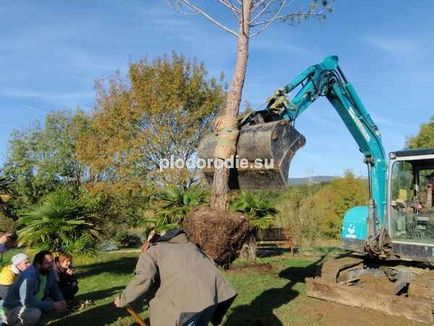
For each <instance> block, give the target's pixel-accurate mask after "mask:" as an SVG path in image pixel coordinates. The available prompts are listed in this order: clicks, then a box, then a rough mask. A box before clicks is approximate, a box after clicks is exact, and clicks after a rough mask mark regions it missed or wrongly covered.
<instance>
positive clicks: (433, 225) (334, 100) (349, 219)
mask: <svg viewBox="0 0 434 326" xmlns="http://www.w3.org/2000/svg"><path fill="white" fill-rule="evenodd" d="M290 93H295V95H294V96H292V97H291V98H290V97H289V94H290ZM320 97H326V98H327V100H328V101H329V102H330V103H331V104H332V106H333V107H334V108H335V109H336V111H337V113H338V115H339V116H340V118H341V119H342V121H343V122H344V124H345V126H346V127H347V128H348V130H349V132H350V133H351V135H352V136H353V138H354V140H355V142H356V143H357V145H358V147H359V150H360V152H361V153H362V154H363V162H364V163H365V164H366V166H367V170H368V188H369V200H368V202H367V204H366V205H365V206H357V207H353V208H351V209H349V210H348V211H347V212H346V213H345V215H344V217H343V223H342V231H341V245H342V247H343V249H346V251H345V254H342V255H339V256H337V257H335V258H333V259H329V260H327V261H326V262H324V263H323V264H322V267H321V270H320V272H319V275H318V276H316V277H314V278H308V279H306V286H307V295H308V296H311V297H315V298H319V299H322V300H326V301H332V302H335V303H340V304H345V305H350V306H355V307H367V308H371V309H375V310H380V311H383V312H386V313H388V314H392V315H399V316H403V317H405V318H408V319H412V320H417V321H421V322H427V323H432V322H433V312H434V268H433V264H434V198H433V197H434V148H427V149H410V150H399V151H394V152H391V153H389V155H388V158H387V156H386V154H385V150H384V148H383V144H382V141H381V135H380V131H379V129H378V128H377V126H376V125H375V123H374V122H373V120H372V119H371V117H370V115H369V114H368V112H367V110H366V108H365V107H364V105H363V103H362V101H361V100H360V98H359V96H358V95H357V92H356V90H355V88H354V86H353V85H352V84H351V83H350V82H348V80H347V79H346V77H345V75H344V73H343V72H342V70H341V68H340V66H339V64H338V57H337V56H328V57H326V58H325V59H324V60H323V61H322V62H321V63H319V64H316V65H312V66H310V67H308V68H307V69H306V70H305V71H303V72H302V73H301V74H299V75H298V76H296V77H295V78H294V79H293V80H292V81H291V82H290V83H289V84H287V85H286V86H284V87H283V88H280V89H279V90H277V91H276V92H275V94H274V95H273V96H272V97H271V98H270V99H269V100H268V104H267V107H266V109H265V110H259V111H252V112H250V113H249V114H247V115H246V116H244V117H243V118H240V119H239V121H238V127H239V138H238V143H237V155H236V159H237V160H241V159H244V160H247V161H248V162H249V164H247V165H244V166H243V167H240V166H233V167H232V168H231V169H230V177H229V187H230V189H262V188H274V189H275V188H277V187H284V186H286V185H287V184H288V173H289V166H290V162H291V160H292V158H293V156H294V154H295V152H296V151H297V150H298V149H300V148H301V147H302V146H304V144H305V138H304V136H303V135H302V134H300V133H299V132H298V131H297V130H296V129H295V128H294V122H295V120H296V118H297V117H298V116H299V115H301V114H302V113H303V112H304V111H305V110H307V109H308V108H309V106H310V105H311V104H312V103H313V102H315V101H316V100H317V99H318V98H320ZM216 143H217V140H216V135H215V134H212V133H210V134H207V135H206V136H205V137H204V138H203V139H202V140H201V142H200V144H199V149H198V153H199V157H200V158H204V159H212V158H213V157H214V150H215V147H216ZM267 160H268V161H271V162H272V163H273V164H268V166H267V165H266V164H265V162H266V161H267ZM268 163H270V162H268ZM203 172H204V175H205V178H206V179H207V181H208V182H212V178H213V172H214V171H213V169H212V167H208V169H205V170H204V171H203Z"/></svg>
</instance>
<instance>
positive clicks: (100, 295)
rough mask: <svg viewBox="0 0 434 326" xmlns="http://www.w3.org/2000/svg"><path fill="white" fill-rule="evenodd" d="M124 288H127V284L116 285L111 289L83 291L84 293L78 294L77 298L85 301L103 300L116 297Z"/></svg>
mask: <svg viewBox="0 0 434 326" xmlns="http://www.w3.org/2000/svg"><path fill="white" fill-rule="evenodd" d="M124 288H125V286H115V287H112V288H110V289H105V290H99V291H94V292H88V293H83V294H79V295H77V296H76V299H77V300H80V301H85V300H92V301H97V300H102V299H105V298H107V297H114V296H115V295H116V294H117V293H119V292H120V291H121V290H123V289H124Z"/></svg>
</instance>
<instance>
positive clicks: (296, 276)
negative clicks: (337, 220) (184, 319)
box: [224, 253, 327, 326]
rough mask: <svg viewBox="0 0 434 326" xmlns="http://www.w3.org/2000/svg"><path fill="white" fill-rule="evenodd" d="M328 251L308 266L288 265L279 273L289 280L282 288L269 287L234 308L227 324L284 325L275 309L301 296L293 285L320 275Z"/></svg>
mask: <svg viewBox="0 0 434 326" xmlns="http://www.w3.org/2000/svg"><path fill="white" fill-rule="evenodd" d="M326 256H327V253H325V254H323V255H322V256H321V257H320V258H319V259H318V260H316V261H315V262H313V263H312V264H310V265H308V266H306V267H288V268H287V269H285V270H283V271H281V272H280V273H279V277H280V278H284V279H287V280H288V281H289V282H288V283H286V284H285V285H284V286H283V287H281V288H273V289H268V290H266V291H264V292H262V293H261V294H260V295H259V296H257V297H256V298H255V299H254V300H253V301H252V302H251V303H250V304H249V305H241V306H237V307H235V308H234V309H232V311H231V314H230V315H229V316H228V318H227V320H226V323H225V324H224V325H225V326H244V325H245V326H283V323H282V322H281V321H280V320H279V318H277V316H276V315H275V314H274V313H273V311H274V309H276V308H278V307H280V306H282V305H285V304H287V303H289V302H290V301H292V300H294V299H295V298H296V297H297V296H299V294H300V293H299V292H298V291H297V290H294V289H293V287H294V285H295V284H296V283H300V282H301V283H304V282H305V278H307V277H315V276H317V275H319V273H320V269H321V265H322V262H323V260H324V259H325V258H326Z"/></svg>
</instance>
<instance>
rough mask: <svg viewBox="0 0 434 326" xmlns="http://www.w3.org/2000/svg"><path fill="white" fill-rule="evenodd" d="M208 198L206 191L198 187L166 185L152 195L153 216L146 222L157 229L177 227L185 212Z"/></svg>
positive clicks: (203, 202) (185, 214)
mask: <svg viewBox="0 0 434 326" xmlns="http://www.w3.org/2000/svg"><path fill="white" fill-rule="evenodd" d="M207 200H208V193H207V192H206V191H204V190H203V189H201V188H199V187H190V188H182V187H166V188H164V189H163V190H162V191H161V192H159V193H158V194H157V195H155V196H154V199H153V204H152V210H153V212H154V216H153V218H150V219H149V220H148V223H150V224H153V226H155V227H156V228H157V229H159V230H168V229H172V228H175V227H178V226H179V225H180V224H181V223H182V221H183V220H184V218H185V217H186V216H187V214H188V213H189V212H190V211H191V210H192V209H193V208H194V207H197V206H200V205H203V204H205V203H206V202H207Z"/></svg>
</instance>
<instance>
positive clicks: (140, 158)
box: [78, 53, 225, 188]
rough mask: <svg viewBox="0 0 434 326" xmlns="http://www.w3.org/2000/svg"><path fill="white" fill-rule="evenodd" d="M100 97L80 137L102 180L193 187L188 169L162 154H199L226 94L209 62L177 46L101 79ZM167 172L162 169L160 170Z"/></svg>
mask: <svg viewBox="0 0 434 326" xmlns="http://www.w3.org/2000/svg"><path fill="white" fill-rule="evenodd" d="M96 88H97V104H96V107H95V109H94V111H93V112H92V115H91V119H90V123H89V126H88V128H87V130H86V132H84V133H83V134H82V137H81V139H80V140H79V143H78V156H79V157H80V159H81V160H83V161H84V162H86V163H87V164H88V165H89V167H90V171H91V179H92V180H93V181H94V183H95V184H98V183H107V182H108V183H110V184H118V185H119V184H123V185H126V184H128V187H132V188H142V187H146V186H149V185H150V184H151V183H152V184H153V185H157V186H162V185H178V186H182V187H187V186H189V185H190V184H191V183H192V182H193V181H194V180H195V177H196V176H195V175H194V174H192V173H191V172H192V171H190V170H188V169H186V168H185V169H172V170H164V171H161V170H162V168H163V167H162V166H161V162H162V160H166V159H170V157H171V156H172V157H174V158H180V159H182V160H183V161H188V160H189V159H191V158H192V157H193V155H194V153H195V151H196V148H197V145H198V142H199V139H200V138H201V136H202V135H203V133H205V132H206V131H208V130H209V128H208V127H209V124H210V121H211V120H212V119H213V118H214V116H215V114H216V112H217V111H218V109H219V108H220V106H221V105H222V103H223V101H224V97H225V92H224V88H223V86H222V83H221V80H217V79H215V78H210V77H208V74H207V71H206V69H205V67H204V66H203V64H199V63H196V62H190V61H188V60H187V59H185V58H184V57H183V56H180V55H177V54H175V53H173V54H172V56H164V57H161V58H157V59H155V60H153V61H151V62H148V61H147V60H142V61H139V62H136V63H132V64H130V66H129V74H128V80H123V79H122V78H121V77H120V76H119V74H116V75H114V76H113V77H112V78H110V79H109V80H101V81H99V82H98V83H97V86H96ZM160 171H161V172H162V173H160Z"/></svg>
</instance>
